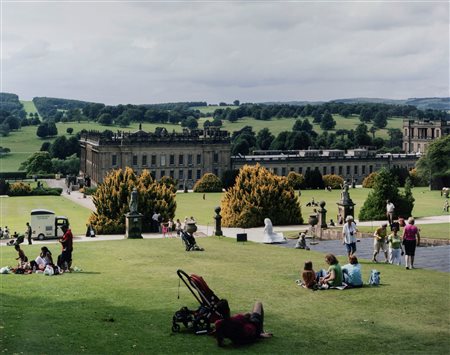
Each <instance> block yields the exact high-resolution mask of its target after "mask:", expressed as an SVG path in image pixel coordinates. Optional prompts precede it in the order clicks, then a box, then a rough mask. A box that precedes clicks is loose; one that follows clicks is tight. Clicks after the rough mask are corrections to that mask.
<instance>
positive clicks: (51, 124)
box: [47, 122, 58, 137]
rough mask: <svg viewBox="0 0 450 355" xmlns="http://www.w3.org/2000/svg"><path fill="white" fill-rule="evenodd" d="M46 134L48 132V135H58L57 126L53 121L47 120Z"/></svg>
mask: <svg viewBox="0 0 450 355" xmlns="http://www.w3.org/2000/svg"><path fill="white" fill-rule="evenodd" d="M47 134H48V135H49V136H50V137H53V136H57V135H58V128H56V124H55V122H49V123H48V131H47Z"/></svg>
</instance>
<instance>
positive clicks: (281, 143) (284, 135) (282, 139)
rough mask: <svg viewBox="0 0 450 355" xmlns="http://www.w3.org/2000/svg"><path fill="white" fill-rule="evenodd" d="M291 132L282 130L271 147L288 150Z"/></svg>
mask: <svg viewBox="0 0 450 355" xmlns="http://www.w3.org/2000/svg"><path fill="white" fill-rule="evenodd" d="M289 134H290V133H289V132H287V131H284V132H280V133H279V134H278V136H277V137H276V138H275V139H274V140H273V142H272V144H271V145H270V149H274V150H286V149H287V148H286V146H287V140H288V138H289Z"/></svg>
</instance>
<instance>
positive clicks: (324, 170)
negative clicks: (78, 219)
mask: <svg viewBox="0 0 450 355" xmlns="http://www.w3.org/2000/svg"><path fill="white" fill-rule="evenodd" d="M436 132H437V131H435V133H434V134H435V135H436ZM441 132H442V133H441ZM439 134H444V130H441V131H439ZM80 145H81V159H80V160H81V162H80V165H81V166H80V171H81V173H82V174H84V175H89V176H90V177H91V181H92V182H93V183H94V184H98V183H101V182H102V181H103V178H104V177H105V176H106V174H107V173H108V172H109V171H111V170H113V169H118V168H122V169H124V168H125V167H127V166H129V167H131V168H133V170H134V171H136V172H137V173H141V172H142V171H143V170H144V169H148V170H149V171H150V172H151V173H152V175H153V176H154V177H155V178H157V179H160V178H161V177H163V176H170V177H171V178H174V179H177V180H178V182H179V188H184V187H187V188H192V186H193V185H194V184H195V182H196V181H197V180H198V179H200V178H201V177H202V176H203V175H204V174H205V173H213V174H215V175H217V176H219V177H220V176H221V175H222V174H223V173H224V172H225V171H227V170H232V169H239V168H241V167H242V166H244V165H246V164H248V165H253V164H257V163H258V164H260V165H262V166H264V167H266V168H267V169H269V170H271V171H272V172H273V173H275V174H278V175H284V176H285V175H287V174H289V172H291V171H295V172H298V173H301V174H305V173H306V171H308V170H310V169H317V170H319V171H320V172H321V174H322V175H325V174H336V175H340V176H342V177H343V178H344V179H348V180H351V181H353V180H356V181H357V182H359V183H360V182H361V181H362V179H364V177H366V176H367V175H368V174H370V173H372V172H374V171H377V170H379V169H381V168H383V167H395V166H396V167H405V168H407V169H412V168H414V166H415V163H416V161H417V159H418V157H419V154H416V153H415V152H410V153H405V154H375V153H374V152H372V151H369V150H366V149H352V150H348V151H344V150H292V151H256V152H254V153H253V154H252V155H245V156H243V155H238V156H231V140H230V135H229V133H228V132H226V131H222V130H219V129H217V128H215V129H205V130H193V131H188V130H185V131H183V133H175V132H174V133H169V132H168V131H167V130H166V129H164V128H162V129H159V130H157V131H156V132H154V133H150V132H145V131H143V130H142V129H140V130H138V131H136V132H133V133H126V132H117V133H113V134H109V135H107V134H104V133H100V132H95V131H90V132H86V133H84V134H82V135H81V139H80Z"/></svg>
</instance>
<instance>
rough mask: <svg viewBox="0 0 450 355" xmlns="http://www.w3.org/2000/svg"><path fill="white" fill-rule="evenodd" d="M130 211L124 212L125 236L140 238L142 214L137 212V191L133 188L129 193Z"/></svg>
mask: <svg viewBox="0 0 450 355" xmlns="http://www.w3.org/2000/svg"><path fill="white" fill-rule="evenodd" d="M128 206H129V207H130V212H129V213H127V214H125V238H130V239H138V238H142V234H141V233H142V217H143V216H142V214H141V213H139V212H138V192H137V189H136V188H134V189H133V191H131V194H130V203H129V205H128Z"/></svg>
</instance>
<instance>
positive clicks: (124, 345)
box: [0, 237, 450, 354]
mask: <svg viewBox="0 0 450 355" xmlns="http://www.w3.org/2000/svg"><path fill="white" fill-rule="evenodd" d="M198 242H199V244H200V245H201V246H203V247H204V248H205V249H206V251H205V252H191V253H187V252H185V251H184V248H183V246H182V245H181V241H180V240H179V239H175V238H174V239H159V240H149V239H147V240H122V241H109V242H107V241H95V242H88V243H81V242H79V243H76V244H75V250H74V254H73V257H74V266H78V267H81V268H82V269H83V272H80V273H72V274H65V275H62V276H52V277H48V276H43V275H37V274H34V275H0V282H1V290H2V296H1V303H0V307H1V317H0V327H1V337H0V348H1V349H2V351H4V352H5V353H11V354H13V353H17V354H19V353H24V354H34V353H43V354H83V353H85V354H187V353H189V354H212V353H223V352H224V350H223V349H220V348H218V347H217V346H216V344H215V341H214V339H213V338H211V337H210V336H195V335H193V334H191V333H190V332H189V331H184V330H183V331H182V332H181V333H179V334H173V333H172V332H171V321H172V316H173V314H174V312H175V311H176V310H178V309H179V308H180V307H182V306H188V307H189V308H196V307H197V303H196V301H195V299H194V298H193V297H192V295H191V294H190V293H189V291H188V290H187V288H186V287H185V286H184V285H183V284H182V287H181V288H178V286H179V280H178V277H177V275H176V270H177V269H179V268H181V269H183V270H185V271H186V272H187V273H189V274H190V273H196V274H199V275H201V276H203V277H204V278H205V280H206V281H207V283H208V284H209V286H210V287H211V289H213V290H214V292H215V293H216V294H217V295H218V296H219V297H222V298H227V299H228V300H229V302H230V305H231V309H232V312H233V313H236V312H246V311H248V310H249V309H250V308H251V306H252V304H253V302H254V301H256V300H261V301H262V302H263V303H264V306H265V311H266V315H265V324H266V326H265V328H266V329H267V330H269V331H272V332H273V333H274V334H275V337H274V338H272V339H268V340H263V341H260V342H258V343H257V344H254V345H250V346H246V347H243V348H240V349H239V350H238V351H239V353H241V352H242V353H248V354H300V353H306V354H407V353H409V354H419V353H421V354H448V349H449V346H450V330H449V329H450V324H449V317H448V314H449V311H450V309H449V308H450V304H449V302H448V299H449V296H450V294H449V293H450V288H449V278H448V274H447V273H442V272H436V271H429V270H419V269H416V270H411V271H407V270H404V269H403V268H399V267H396V266H392V265H384V264H383V265H382V264H380V265H377V268H378V269H379V270H380V271H381V281H382V285H381V286H380V287H376V288H372V287H368V286H367V287H364V288H362V289H353V290H344V291H335V290H329V291H317V292H313V291H309V290H305V289H302V288H299V287H298V286H296V285H295V280H296V279H298V278H299V270H300V269H301V268H302V265H303V263H304V261H305V260H307V259H308V260H312V261H313V263H314V266H315V268H316V269H319V268H321V267H324V260H323V259H324V255H323V254H321V253H317V252H313V251H303V250H296V249H286V248H279V247H276V246H269V245H262V244H253V243H250V242H249V243H245V244H238V243H236V242H235V241H234V240H232V239H228V238H221V239H218V238H215V237H214V238H213V237H209V238H199V239H198ZM48 247H49V248H50V250H52V251H53V254H54V255H57V254H58V253H59V246H58V245H57V244H49V245H48ZM23 249H24V250H25V253H26V254H27V255H28V256H30V257H35V256H36V255H37V254H38V251H39V245H32V246H28V245H25V246H24V248H23ZM0 253H1V265H2V266H3V265H8V264H13V263H14V258H15V252H14V250H13V249H12V248H9V247H2V248H1V249H0ZM341 259H342V258H341ZM343 261H344V260H341V262H343ZM362 268H363V279H364V280H367V279H368V277H369V273H370V269H371V268H372V265H371V264H368V263H367V262H366V261H362ZM178 296H179V298H178ZM229 349H231V350H233V349H232V348H229Z"/></svg>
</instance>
